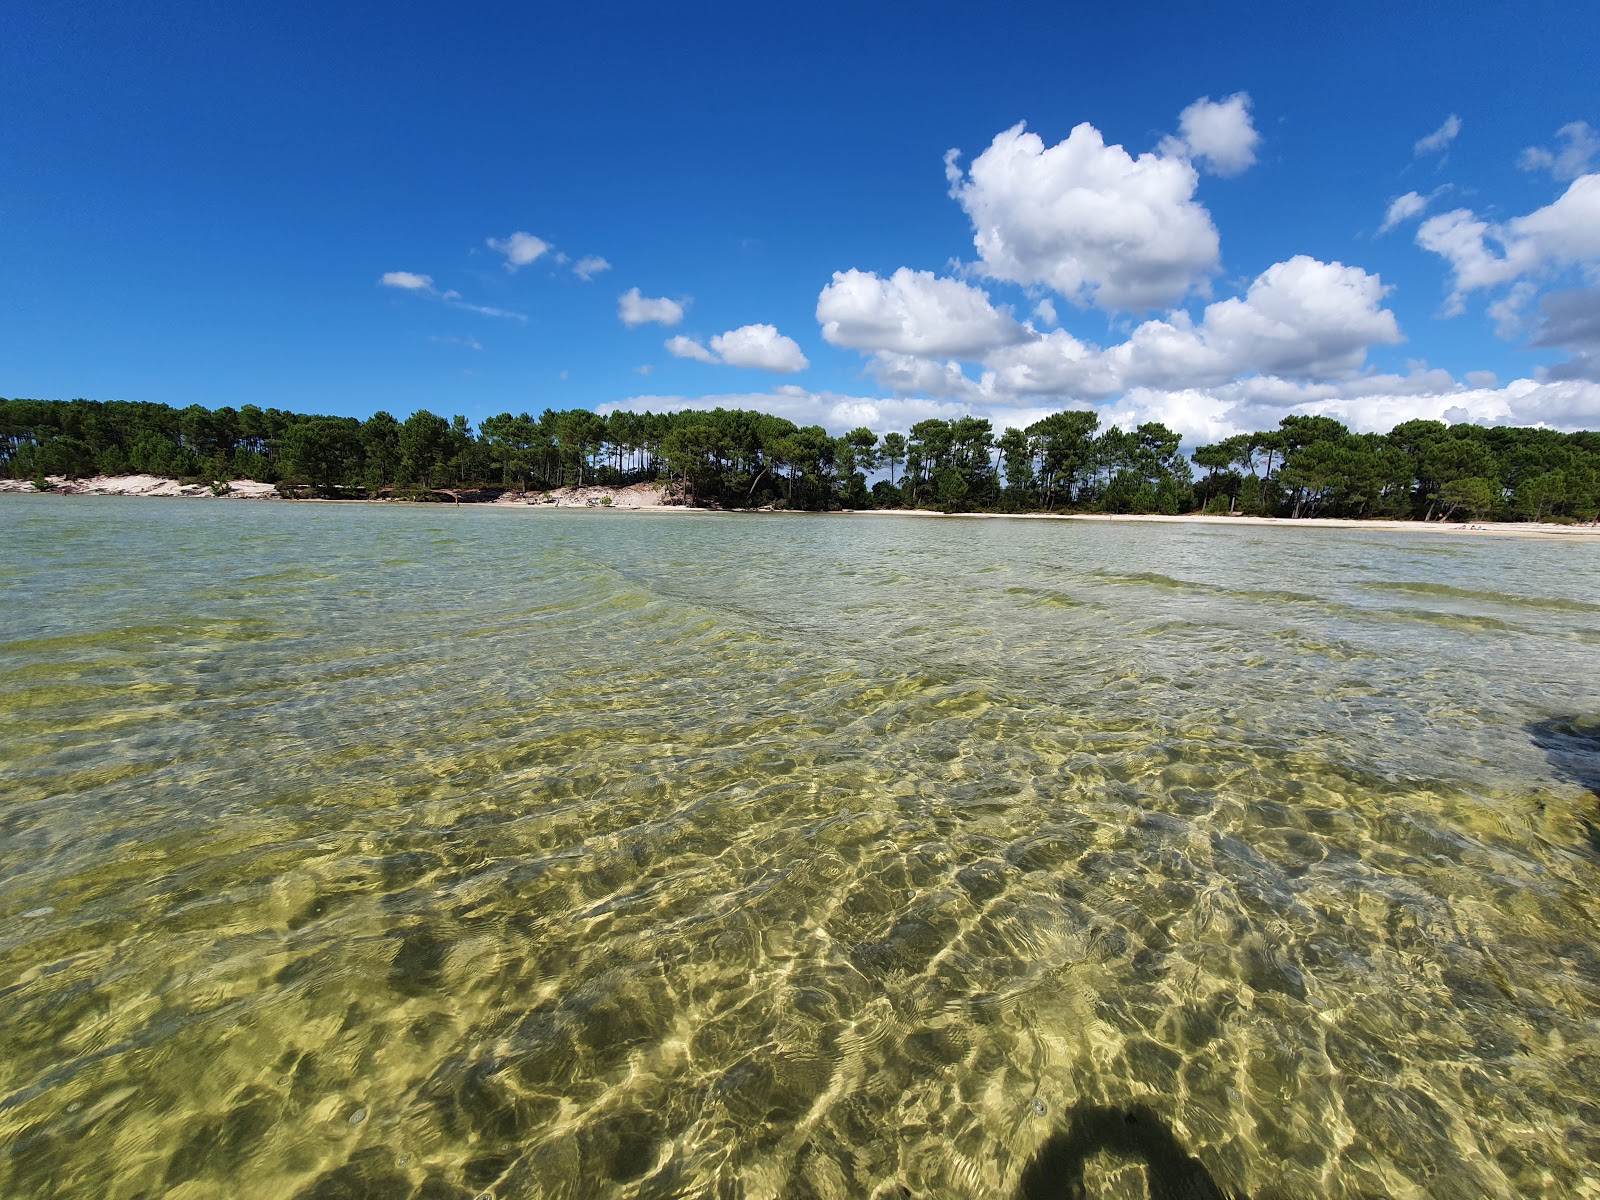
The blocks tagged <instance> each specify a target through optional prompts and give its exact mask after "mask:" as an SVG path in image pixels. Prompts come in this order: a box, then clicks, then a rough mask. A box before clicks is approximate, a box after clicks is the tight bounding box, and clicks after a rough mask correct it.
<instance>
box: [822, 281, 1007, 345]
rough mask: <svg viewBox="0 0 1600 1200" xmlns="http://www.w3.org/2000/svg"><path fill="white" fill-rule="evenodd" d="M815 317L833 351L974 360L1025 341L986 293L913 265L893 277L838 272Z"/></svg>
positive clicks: (827, 287)
mask: <svg viewBox="0 0 1600 1200" xmlns="http://www.w3.org/2000/svg"><path fill="white" fill-rule="evenodd" d="M817 320H818V321H819V322H821V324H822V336H823V337H824V338H826V339H827V340H828V341H829V342H831V343H833V344H834V345H835V346H846V347H849V348H850V349H853V350H869V351H886V352H889V353H892V354H915V355H919V356H923V357H945V356H955V357H960V358H970V357H973V356H975V355H979V354H982V353H984V352H985V351H987V350H992V349H993V348H995V347H996V346H1003V345H1006V344H1008V343H1011V342H1017V341H1021V340H1023V339H1025V338H1026V337H1027V336H1028V333H1027V331H1026V330H1025V329H1023V328H1022V326H1020V325H1018V324H1017V322H1016V321H1015V320H1013V319H1012V317H1011V315H1010V314H1009V313H1006V312H1002V311H1000V310H999V309H996V308H995V307H994V306H993V305H992V304H990V303H989V294H988V293H987V292H985V291H984V290H983V289H982V288H975V287H973V286H971V285H970V284H966V283H962V282H961V281H960V280H959V279H943V278H940V277H938V276H936V275H934V274H933V273H932V272H929V271H913V270H911V269H910V268H909V267H901V268H900V269H899V270H898V271H896V272H895V273H894V274H893V275H891V276H890V277H889V278H888V279H880V278H879V277H878V276H877V275H874V274H872V273H871V272H869V271H858V270H855V269H854V268H852V269H850V270H848V271H835V272H834V273H833V282H832V283H830V284H828V285H827V286H826V287H825V288H823V289H822V292H821V294H820V295H819V296H818V297H817Z"/></svg>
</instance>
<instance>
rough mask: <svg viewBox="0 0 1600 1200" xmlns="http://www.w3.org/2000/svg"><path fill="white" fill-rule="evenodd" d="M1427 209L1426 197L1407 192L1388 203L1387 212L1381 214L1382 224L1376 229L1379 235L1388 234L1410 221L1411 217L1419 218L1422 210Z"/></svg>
mask: <svg viewBox="0 0 1600 1200" xmlns="http://www.w3.org/2000/svg"><path fill="white" fill-rule="evenodd" d="M1427 207H1428V197H1426V196H1421V195H1418V194H1417V193H1416V192H1407V193H1406V194H1405V195H1404V196H1396V197H1395V198H1394V199H1393V200H1391V201H1390V202H1389V210H1388V211H1387V212H1386V213H1384V214H1383V224H1382V225H1380V226H1379V227H1378V232H1379V233H1388V232H1389V231H1390V230H1391V229H1394V228H1396V227H1398V226H1400V225H1403V224H1405V223H1406V222H1407V221H1409V220H1411V218H1412V217H1416V216H1421V215H1422V210H1423V209H1425V208H1427Z"/></svg>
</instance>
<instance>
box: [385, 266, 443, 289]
mask: <svg viewBox="0 0 1600 1200" xmlns="http://www.w3.org/2000/svg"><path fill="white" fill-rule="evenodd" d="M378 283H379V284H381V285H382V286H383V287H392V288H400V289H401V290H402V291H407V292H431V291H433V276H432V275H418V274H417V273H416V272H415V271H385V272H384V273H383V275H382V277H381V278H380V279H379V280H378Z"/></svg>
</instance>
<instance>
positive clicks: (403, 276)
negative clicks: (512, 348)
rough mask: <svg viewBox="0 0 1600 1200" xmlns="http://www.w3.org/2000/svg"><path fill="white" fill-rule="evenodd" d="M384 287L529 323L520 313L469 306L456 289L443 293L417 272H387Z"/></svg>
mask: <svg viewBox="0 0 1600 1200" xmlns="http://www.w3.org/2000/svg"><path fill="white" fill-rule="evenodd" d="M378 282H379V284H381V285H382V286H384V287H392V288H399V289H400V290H401V291H405V292H417V293H419V294H421V295H424V296H428V297H431V298H432V299H434V300H438V301H440V302H441V303H443V304H448V305H449V306H450V307H451V308H459V309H461V311H462V312H470V313H477V314H478V315H479V316H484V317H505V318H507V319H508V320H512V321H523V322H526V321H527V319H528V318H527V317H525V316H523V315H522V314H521V313H519V312H510V311H508V310H506V309H503V308H490V307H489V306H488V305H485V304H469V303H467V301H465V300H463V299H462V298H461V293H460V292H458V291H456V290H455V289H454V288H452V289H450V290H449V291H444V292H441V291H440V290H439V289H438V288H437V287H435V286H434V283H433V276H431V275H419V274H417V273H416V272H415V271H386V272H385V273H384V274H383V275H382V277H380V278H379V280H378Z"/></svg>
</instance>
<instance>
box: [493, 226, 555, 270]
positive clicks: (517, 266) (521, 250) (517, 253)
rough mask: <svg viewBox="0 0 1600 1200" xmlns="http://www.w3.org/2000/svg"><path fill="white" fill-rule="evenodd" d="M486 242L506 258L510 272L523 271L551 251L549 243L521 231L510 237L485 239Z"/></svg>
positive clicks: (506, 266) (507, 268) (506, 265)
mask: <svg viewBox="0 0 1600 1200" xmlns="http://www.w3.org/2000/svg"><path fill="white" fill-rule="evenodd" d="M484 242H485V244H486V245H487V246H488V247H489V249H491V250H496V251H498V252H499V253H501V254H503V255H505V256H506V261H505V268H506V270H508V271H519V270H521V269H522V268H523V267H525V266H527V265H528V264H529V263H531V262H535V261H537V260H538V259H539V258H541V257H542V256H543V255H544V254H545V252H546V251H548V250H549V249H550V243H549V242H547V241H545V240H544V239H543V238H536V237H534V236H533V234H531V233H526V232H524V231H523V230H520V229H519V230H518V231H517V232H516V233H513V234H512V235H511V236H510V237H504V238H485V239H484Z"/></svg>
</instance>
